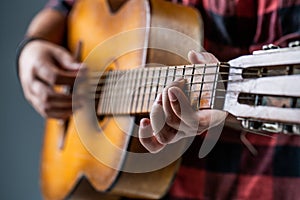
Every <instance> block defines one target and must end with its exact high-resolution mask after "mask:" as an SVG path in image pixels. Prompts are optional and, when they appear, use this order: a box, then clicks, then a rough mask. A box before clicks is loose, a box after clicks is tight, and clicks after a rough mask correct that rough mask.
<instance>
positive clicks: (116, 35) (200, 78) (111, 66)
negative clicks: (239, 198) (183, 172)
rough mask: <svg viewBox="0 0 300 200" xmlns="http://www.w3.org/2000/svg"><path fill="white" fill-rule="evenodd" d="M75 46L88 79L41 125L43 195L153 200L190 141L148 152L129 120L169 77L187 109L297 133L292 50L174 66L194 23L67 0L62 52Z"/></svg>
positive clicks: (100, 1) (299, 100) (160, 5)
mask: <svg viewBox="0 0 300 200" xmlns="http://www.w3.org/2000/svg"><path fill="white" fill-rule="evenodd" d="M112 2H114V3H112ZM78 41H82V43H83V49H82V58H83V61H84V63H86V65H87V67H88V76H87V77H88V78H87V80H85V81H78V82H76V83H75V85H74V88H73V92H74V95H75V94H80V95H83V96H85V97H87V98H86V100H85V104H84V105H83V107H82V108H80V109H78V110H76V111H74V115H73V116H72V117H71V118H70V119H68V120H67V121H64V122H62V121H60V120H54V119H48V120H47V122H46V131H45V132H46V133H45V140H44V150H43V154H42V164H41V184H42V191H43V195H44V197H45V199H53V200H54V199H55V200H57V199H65V198H68V197H70V198H71V199H72V198H73V199H84V198H85V197H84V195H86V194H89V195H90V198H91V199H105V198H107V199H110V198H114V197H113V195H117V196H126V197H129V198H143V199H159V198H161V197H162V196H163V195H164V194H165V193H166V192H167V191H168V188H169V187H170V185H171V184H172V180H173V178H174V174H176V171H177V169H178V167H179V164H180V156H181V155H182V154H183V153H184V151H185V150H186V149H187V148H188V146H189V144H190V142H191V140H190V139H187V140H182V141H179V142H177V143H175V144H172V145H168V147H167V148H166V149H164V150H163V151H162V152H160V153H157V154H150V153H148V152H147V151H146V150H145V149H144V148H143V147H142V145H141V144H140V143H139V141H138V139H137V137H135V136H136V131H137V129H138V125H137V123H136V122H138V119H139V117H141V116H145V115H147V114H148V113H149V112H150V110H151V106H152V104H153V102H154V99H155V98H156V96H157V94H158V93H160V92H161V91H162V89H163V88H164V87H165V86H166V85H167V84H169V83H170V82H172V81H174V80H175V79H176V78H178V77H183V78H185V79H186V80H187V83H186V93H187V96H188V97H189V99H190V101H191V105H192V106H193V107H194V108H195V109H221V110H224V111H227V112H229V113H231V114H232V115H234V116H236V117H237V119H238V120H240V122H241V127H242V128H244V129H246V130H247V131H252V132H261V133H286V134H300V109H299V108H300V88H299V87H298V86H297V84H295V83H297V82H299V81H300V75H299V74H300V48H299V47H293V48H292V47H291V48H285V49H276V50H268V51H262V52H260V51H259V52H256V54H255V55H249V56H244V57H240V58H237V59H235V60H231V61H230V62H228V63H215V64H206V65H184V64H188V63H187V59H186V55H187V53H188V51H189V50H190V49H194V50H198V51H200V50H201V41H202V22H201V17H200V15H199V13H197V12H196V11H195V10H194V9H192V8H188V7H184V6H180V5H176V4H172V3H170V2H166V1H163V0H151V1H146V0H129V1H106V0H85V1H77V2H76V4H75V6H74V8H73V9H72V12H71V13H70V16H69V21H68V44H69V47H70V49H71V50H72V51H75V49H76V44H77V43H78ZM282 58H284V59H282ZM75 97H76V96H74V98H75ZM87 185H88V186H87ZM95 191H97V192H95ZM105 194H109V195H112V196H106V195H105ZM116 198H118V197H116Z"/></svg>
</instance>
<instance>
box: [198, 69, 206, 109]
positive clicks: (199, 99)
mask: <svg viewBox="0 0 300 200" xmlns="http://www.w3.org/2000/svg"><path fill="white" fill-rule="evenodd" d="M205 72H206V64H204V68H203V73H202V74H204V73H205ZM203 85H204V75H202V83H201V86H200V90H199V98H198V102H197V105H198V108H200V106H201V102H200V101H201V98H202V89H203Z"/></svg>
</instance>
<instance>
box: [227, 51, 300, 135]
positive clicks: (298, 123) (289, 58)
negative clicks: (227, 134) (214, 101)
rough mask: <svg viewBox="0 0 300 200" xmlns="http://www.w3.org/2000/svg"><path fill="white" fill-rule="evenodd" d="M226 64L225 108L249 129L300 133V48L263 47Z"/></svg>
mask: <svg viewBox="0 0 300 200" xmlns="http://www.w3.org/2000/svg"><path fill="white" fill-rule="evenodd" d="M229 64H230V70H229V77H228V85H227V92H226V98H225V103H224V110H226V111H228V112H230V113H231V114H233V115H234V116H236V117H237V118H238V119H240V120H242V126H243V128H245V129H248V130H250V131H257V132H272V133H292V134H299V135H300V85H299V84H300V47H290V48H282V49H271V50H262V51H258V52H255V53H254V54H253V55H248V56H242V57H239V58H237V59H234V60H231V61H230V62H229Z"/></svg>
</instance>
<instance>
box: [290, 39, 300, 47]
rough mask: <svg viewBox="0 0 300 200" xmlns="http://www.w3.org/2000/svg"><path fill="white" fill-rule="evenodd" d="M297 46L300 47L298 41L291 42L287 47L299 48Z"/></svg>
mask: <svg viewBox="0 0 300 200" xmlns="http://www.w3.org/2000/svg"><path fill="white" fill-rule="evenodd" d="M299 46H300V41H299V40H296V41H293V42H290V43H289V47H299Z"/></svg>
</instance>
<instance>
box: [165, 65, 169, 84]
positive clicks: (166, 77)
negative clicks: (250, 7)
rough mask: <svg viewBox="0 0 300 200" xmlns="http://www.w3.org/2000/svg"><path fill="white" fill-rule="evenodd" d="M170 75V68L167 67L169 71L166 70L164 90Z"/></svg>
mask: <svg viewBox="0 0 300 200" xmlns="http://www.w3.org/2000/svg"><path fill="white" fill-rule="evenodd" d="M168 74H169V67H167V69H166V76H165V82H164V88H165V87H166V85H167V79H168Z"/></svg>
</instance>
